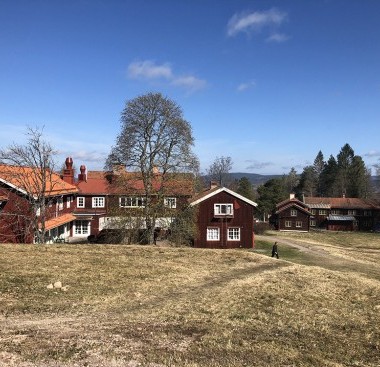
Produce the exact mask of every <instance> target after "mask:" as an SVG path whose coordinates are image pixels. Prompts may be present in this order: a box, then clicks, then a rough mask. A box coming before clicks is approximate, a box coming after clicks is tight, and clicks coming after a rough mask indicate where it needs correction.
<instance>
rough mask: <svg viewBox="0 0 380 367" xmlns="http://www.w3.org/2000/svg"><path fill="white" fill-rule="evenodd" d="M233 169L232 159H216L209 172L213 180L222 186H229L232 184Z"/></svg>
mask: <svg viewBox="0 0 380 367" xmlns="http://www.w3.org/2000/svg"><path fill="white" fill-rule="evenodd" d="M231 169H232V159H231V157H223V156H222V157H216V158H215V160H214V162H213V163H212V164H211V165H210V167H209V169H208V170H207V174H208V176H209V177H210V179H211V180H214V181H217V182H218V183H219V185H220V186H227V185H228V184H229V183H230V175H229V173H230V171H231Z"/></svg>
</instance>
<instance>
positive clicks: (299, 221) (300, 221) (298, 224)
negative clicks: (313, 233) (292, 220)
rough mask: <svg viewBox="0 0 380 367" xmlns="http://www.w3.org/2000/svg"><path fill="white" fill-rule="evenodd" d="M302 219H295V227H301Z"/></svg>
mask: <svg viewBox="0 0 380 367" xmlns="http://www.w3.org/2000/svg"><path fill="white" fill-rule="evenodd" d="M302 224H303V223H302V220H297V221H296V228H302Z"/></svg>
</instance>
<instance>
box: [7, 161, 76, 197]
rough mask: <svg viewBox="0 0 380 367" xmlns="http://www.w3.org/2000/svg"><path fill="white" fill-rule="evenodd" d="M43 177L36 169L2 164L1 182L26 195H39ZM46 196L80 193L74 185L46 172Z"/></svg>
mask: <svg viewBox="0 0 380 367" xmlns="http://www.w3.org/2000/svg"><path fill="white" fill-rule="evenodd" d="M41 176H42V175H41V174H40V173H39V169H38V168H35V167H21V166H10V165H6V164H0V182H2V183H4V184H5V185H7V186H9V187H11V188H13V189H15V190H17V191H19V192H21V193H22V194H24V195H30V196H35V195H37V194H39V191H40V188H41V186H42V177H41ZM46 177H47V178H48V180H47V182H46V190H45V195H46V196H56V195H64V194H70V193H76V192H78V189H77V188H76V187H75V186H74V185H70V184H69V183H67V182H65V181H63V180H62V179H61V177H60V176H59V175H58V174H56V173H52V172H50V171H48V170H47V171H46Z"/></svg>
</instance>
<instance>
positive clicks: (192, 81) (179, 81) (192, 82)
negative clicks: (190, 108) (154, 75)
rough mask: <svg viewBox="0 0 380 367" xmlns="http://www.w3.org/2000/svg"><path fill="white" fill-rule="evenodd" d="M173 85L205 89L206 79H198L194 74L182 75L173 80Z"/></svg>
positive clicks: (189, 88) (193, 89)
mask: <svg viewBox="0 0 380 367" xmlns="http://www.w3.org/2000/svg"><path fill="white" fill-rule="evenodd" d="M172 84H173V85H176V86H179V87H184V88H186V89H188V90H191V91H196V90H199V89H203V88H204V87H205V86H206V84H207V83H206V81H205V80H202V79H198V78H196V77H194V76H191V75H189V76H180V77H177V78H175V79H173V81H172Z"/></svg>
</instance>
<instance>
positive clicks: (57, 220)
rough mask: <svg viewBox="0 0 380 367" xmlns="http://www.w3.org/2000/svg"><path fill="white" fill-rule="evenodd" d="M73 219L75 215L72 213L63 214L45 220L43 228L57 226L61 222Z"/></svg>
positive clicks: (61, 223) (60, 224) (47, 228)
mask: <svg viewBox="0 0 380 367" xmlns="http://www.w3.org/2000/svg"><path fill="white" fill-rule="evenodd" d="M75 219H76V218H75V216H74V215H72V214H64V215H61V216H60V217H57V218H53V219H49V220H47V221H46V222H45V230H46V231H48V230H49V229H53V228H57V227H59V226H62V225H63V224H66V223H69V222H72V221H74V220H75Z"/></svg>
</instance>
